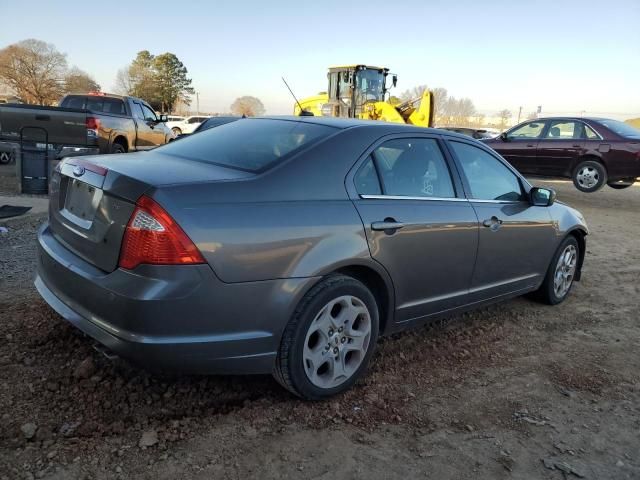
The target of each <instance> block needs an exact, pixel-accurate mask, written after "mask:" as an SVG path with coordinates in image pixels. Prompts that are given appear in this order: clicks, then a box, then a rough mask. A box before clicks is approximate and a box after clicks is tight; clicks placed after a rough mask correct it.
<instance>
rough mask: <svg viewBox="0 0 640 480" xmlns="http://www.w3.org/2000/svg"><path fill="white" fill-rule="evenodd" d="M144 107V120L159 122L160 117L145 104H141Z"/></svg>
mask: <svg viewBox="0 0 640 480" xmlns="http://www.w3.org/2000/svg"><path fill="white" fill-rule="evenodd" d="M140 105H141V106H142V112H143V114H144V119H145V120H147V121H150V122H157V121H158V117H156V114H155V112H154V111H153V110H151V109H150V108H149V107H147V106H146V105H145V104H144V103H142V104H140Z"/></svg>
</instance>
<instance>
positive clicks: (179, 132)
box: [171, 127, 182, 137]
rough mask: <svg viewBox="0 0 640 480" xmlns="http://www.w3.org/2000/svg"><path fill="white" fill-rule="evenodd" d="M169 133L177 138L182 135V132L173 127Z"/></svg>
mask: <svg viewBox="0 0 640 480" xmlns="http://www.w3.org/2000/svg"><path fill="white" fill-rule="evenodd" d="M171 131H172V132H173V134H174V135H175V136H176V137H177V136H178V135H182V130H180V129H179V128H178V127H173V128H172V129H171Z"/></svg>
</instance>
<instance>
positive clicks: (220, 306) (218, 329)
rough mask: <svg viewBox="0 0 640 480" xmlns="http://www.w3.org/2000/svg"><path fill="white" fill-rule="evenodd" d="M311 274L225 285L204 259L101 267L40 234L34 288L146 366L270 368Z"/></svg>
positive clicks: (229, 370)
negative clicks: (111, 268) (180, 263)
mask: <svg viewBox="0 0 640 480" xmlns="http://www.w3.org/2000/svg"><path fill="white" fill-rule="evenodd" d="M310 282H313V279H282V280H269V281H263V282H246V283H237V284H226V283H223V282H221V281H220V280H218V279H217V277H216V276H215V274H214V273H213V271H212V270H211V269H210V268H209V266H208V265H190V266H150V265H141V266H140V267H138V268H137V269H135V270H134V271H127V270H123V269H117V270H115V271H114V272H111V273H106V272H104V271H101V270H99V269H97V268H95V267H94V266H92V265H91V264H89V263H87V262H85V261H84V260H82V259H81V258H79V257H77V256H76V255H74V254H73V253H72V252H71V251H69V250H67V249H66V248H65V247H64V246H63V245H62V244H61V243H60V242H59V241H58V240H57V239H56V238H55V237H54V235H53V234H52V233H51V231H50V229H49V227H48V224H45V225H44V226H43V227H42V228H41V229H40V231H39V232H38V270H37V276H36V280H35V286H36V288H37V289H38V292H39V293H40V295H41V296H42V298H43V299H44V300H45V301H46V302H47V303H48V304H49V305H50V306H51V307H52V308H53V309H54V310H55V311H56V312H58V313H59V314H60V315H61V316H62V317H63V318H65V319H66V320H67V321H68V322H70V323H71V324H73V325H74V326H75V327H77V328H79V329H80V330H82V331H83V332H84V333H86V334H87V335H89V336H90V337H92V338H93V339H95V340H96V341H97V342H99V343H100V344H102V345H104V346H105V347H107V348H108V349H109V350H110V351H112V352H113V353H115V354H116V355H118V356H121V357H123V358H127V359H129V360H132V361H133V362H134V363H137V364H140V365H142V366H144V367H146V368H149V369H152V370H158V369H160V370H172V371H180V372H184V373H224V374H235V373H242V374H247V373H270V372H271V371H272V369H273V364H274V361H275V357H276V353H277V350H278V347H279V343H280V337H281V335H282V331H283V330H284V327H285V325H286V323H287V321H288V319H289V316H290V315H291V313H292V312H291V311H290V309H291V308H293V306H294V305H295V303H297V297H298V296H301V295H302V294H303V292H304V291H306V287H307V286H308V284H309V283H310Z"/></svg>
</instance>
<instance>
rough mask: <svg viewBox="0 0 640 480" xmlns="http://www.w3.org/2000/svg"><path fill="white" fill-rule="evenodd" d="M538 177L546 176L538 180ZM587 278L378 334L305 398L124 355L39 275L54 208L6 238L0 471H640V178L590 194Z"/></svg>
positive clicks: (261, 474)
mask: <svg viewBox="0 0 640 480" xmlns="http://www.w3.org/2000/svg"><path fill="white" fill-rule="evenodd" d="M536 183H542V182H540V181H536ZM552 186H553V187H554V188H556V189H557V190H558V193H559V195H558V196H559V199H561V200H563V201H565V202H567V203H569V204H571V205H573V206H576V207H578V208H579V209H580V210H581V211H582V212H583V213H584V214H585V216H586V218H587V221H588V223H589V225H590V228H591V235H590V236H589V237H588V252H587V256H586V262H585V268H584V275H583V280H582V282H580V283H578V284H576V285H575V287H574V290H573V291H572V294H571V296H570V298H569V299H568V300H567V301H566V302H565V303H563V304H562V305H559V306H557V307H548V306H544V305H540V304H537V303H534V302H533V301H531V300H528V299H525V298H520V299H516V300H513V301H510V302H507V303H504V304H501V305H497V306H493V307H490V308H486V309H483V310H479V311H475V312H472V313H469V314H465V315H462V316H458V317H455V318H451V319H448V320H447V321H443V322H439V323H438V324H435V325H432V326H430V327H428V328H421V329H418V330H415V331H412V332H408V333H404V334H401V335H397V336H394V337H391V338H385V339H383V340H381V341H380V343H379V346H378V350H377V353H376V355H375V357H374V361H373V365H372V368H371V371H370V373H369V375H368V376H367V377H366V378H365V379H364V380H363V381H361V382H360V384H358V385H357V386H356V388H354V389H353V390H351V391H350V392H348V393H347V394H345V395H343V396H341V397H339V398H336V399H335V400H332V401H327V402H322V403H305V402H302V401H300V400H297V399H295V398H293V397H292V396H291V395H289V394H288V393H286V392H285V391H284V390H282V389H281V388H280V387H279V386H278V385H277V384H276V383H275V381H274V380H272V379H271V377H268V376H264V377H163V376H158V375H152V374H149V373H147V372H145V371H143V370H140V369H138V368H135V367H133V366H131V365H129V364H127V363H126V362H124V361H116V362H110V361H108V360H107V359H105V358H104V357H102V356H101V355H100V354H98V353H97V352H95V351H94V350H93V349H92V347H91V342H90V341H89V339H87V338H86V337H83V336H82V335H80V334H79V333H78V332H77V331H76V330H75V329H74V328H72V327H71V326H69V325H67V324H66V323H65V322H64V321H63V320H62V319H61V318H60V317H58V316H57V315H56V314H55V313H54V312H53V311H52V310H51V309H50V308H49V307H48V306H47V305H46V304H45V303H44V302H43V301H42V300H40V299H39V298H38V296H37V294H36V293H35V291H34V288H33V286H32V284H31V278H32V275H33V267H34V251H35V240H34V233H35V230H36V227H37V225H38V224H39V223H40V222H41V220H42V218H34V217H31V218H23V219H15V220H13V221H11V222H8V223H7V224H6V225H7V226H8V227H9V229H10V231H9V233H8V234H5V235H0V275H1V277H0V415H1V418H0V479H2V480H4V479H14V478H18V479H19V478H51V479H63V478H64V479H67V478H72V479H76V478H77V479H89V478H91V479H107V478H109V479H111V478H123V479H124V478H141V479H142V478H153V479H155V480H161V479H176V478H195V479H210V478H231V479H245V478H260V479H281V478H314V479H329V478H331V479H335V478H349V479H351V478H354V479H355V478H362V479H388V478H431V479H438V480H440V479H510V478H517V479H562V478H578V477H582V476H584V478H588V479H625V478H640V322H639V319H638V313H639V311H640V309H639V308H638V307H639V305H640V301H639V298H640V239H639V238H640V187H637V186H634V187H632V188H629V189H627V190H622V191H614V190H612V189H611V188H608V187H605V188H604V189H603V190H601V191H600V192H598V193H595V194H582V193H580V192H578V191H576V190H575V189H574V188H573V187H572V185H571V184H569V183H567V182H554V183H552Z"/></svg>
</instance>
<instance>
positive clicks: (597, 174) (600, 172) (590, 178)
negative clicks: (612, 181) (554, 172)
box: [573, 160, 607, 193]
mask: <svg viewBox="0 0 640 480" xmlns="http://www.w3.org/2000/svg"><path fill="white" fill-rule="evenodd" d="M605 183H607V171H606V170H605V169H604V166H603V165H602V164H601V163H599V162H596V161H594V160H586V161H584V162H582V163H580V164H579V165H578V166H577V167H576V168H575V170H574V171H573V184H574V185H575V186H576V188H577V189H578V190H580V191H581V192H587V193H591V192H595V191H597V190H600V189H601V188H602V186H603V185H604V184H605Z"/></svg>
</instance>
